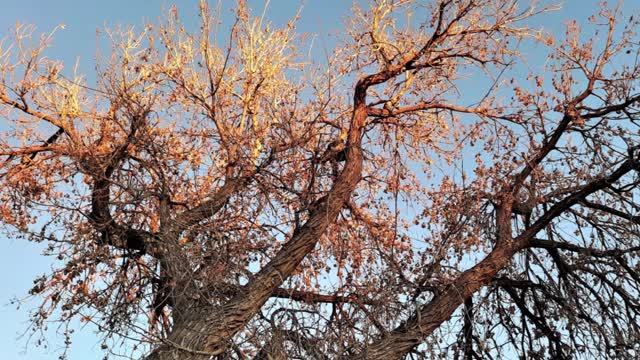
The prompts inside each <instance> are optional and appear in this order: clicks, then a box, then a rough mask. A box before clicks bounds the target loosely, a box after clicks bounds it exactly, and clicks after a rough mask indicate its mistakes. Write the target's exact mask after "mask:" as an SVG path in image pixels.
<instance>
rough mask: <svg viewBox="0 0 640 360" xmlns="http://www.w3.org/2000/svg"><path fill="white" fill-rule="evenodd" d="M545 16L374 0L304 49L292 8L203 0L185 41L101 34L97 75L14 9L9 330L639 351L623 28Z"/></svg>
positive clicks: (0, 176) (365, 346) (243, 344)
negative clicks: (34, 299) (29, 264)
mask: <svg viewBox="0 0 640 360" xmlns="http://www.w3.org/2000/svg"><path fill="white" fill-rule="evenodd" d="M553 9H554V7H553V6H549V7H538V6H534V5H529V4H526V3H525V4H518V2H517V1H513V0H434V1H424V2H421V1H417V0H416V1H412V0H377V1H375V2H373V4H372V5H371V8H370V9H368V10H363V9H360V8H358V7H355V8H354V10H353V22H352V23H351V24H349V25H348V26H347V29H346V32H345V34H346V35H345V38H344V41H343V43H342V44H340V46H338V47H337V48H336V49H335V51H334V53H333V54H332V55H331V56H327V59H326V61H325V60H322V61H319V62H315V63H314V62H311V61H310V60H311V59H308V58H307V57H305V55H304V53H305V51H302V50H303V49H304V46H305V45H304V37H302V36H299V35H296V33H295V23H296V19H293V20H292V21H291V22H289V23H287V24H285V25H284V26H282V27H277V26H274V25H272V24H270V23H269V22H268V21H267V20H266V19H265V18H264V16H262V17H254V16H252V15H251V12H250V10H249V9H248V8H247V6H246V5H245V4H244V2H242V1H239V2H238V3H237V6H236V8H235V12H234V13H235V16H236V17H235V23H234V24H233V27H232V28H231V29H230V31H229V32H228V34H226V33H225V32H224V31H217V30H216V28H217V25H216V24H217V21H218V19H220V17H221V11H222V10H220V9H218V10H216V11H211V10H210V9H209V7H208V5H207V3H206V2H201V4H200V15H201V16H200V19H201V24H200V25H201V26H200V29H199V30H198V31H195V32H190V31H188V30H187V29H186V28H185V27H184V26H183V25H182V24H181V22H180V20H179V17H178V15H177V11H176V10H175V8H172V9H171V10H170V11H169V12H168V13H167V17H166V21H164V22H163V23H161V24H158V25H148V26H147V27H146V28H145V29H144V30H143V31H141V32H134V31H133V30H122V31H115V30H114V31H109V32H108V34H109V36H110V39H111V40H112V49H111V50H112V51H111V53H110V57H107V58H100V59H98V64H97V67H96V69H97V79H98V80H97V81H96V84H95V86H93V85H92V86H89V85H87V84H85V83H84V81H83V78H82V76H80V75H78V74H76V75H73V76H64V75H62V74H63V71H62V70H63V64H61V63H59V62H56V61H53V60H51V59H49V58H48V57H46V56H45V52H46V48H47V46H48V43H49V41H50V38H51V36H46V35H45V36H42V37H40V38H39V39H38V40H36V41H33V40H31V38H32V37H31V35H32V33H33V28H32V27H28V26H24V25H18V26H16V31H15V36H14V37H13V38H12V39H11V40H7V41H5V42H4V43H3V46H2V47H1V50H0V55H1V58H0V74H1V80H0V81H1V83H0V102H1V103H2V111H3V113H2V114H3V119H4V120H3V121H4V124H5V125H6V126H5V131H4V134H3V136H2V140H0V149H1V150H0V151H1V152H0V155H2V156H3V157H4V160H2V165H0V189H1V190H0V191H1V193H0V194H1V195H0V196H1V197H2V202H0V220H1V222H2V223H3V224H4V225H5V226H4V227H5V230H6V231H7V233H8V234H10V235H11V236H18V237H24V238H27V239H29V240H32V241H37V242H44V243H46V244H48V250H47V253H48V254H49V255H54V256H57V259H58V260H59V261H60V263H61V264H62V265H61V266H60V267H59V268H58V269H57V270H56V271H54V272H53V273H51V274H49V275H48V276H44V277H42V278H39V279H36V281H35V285H34V287H33V289H32V290H31V294H32V295H38V296H41V297H42V299H43V300H42V305H41V306H40V308H39V309H37V310H36V311H35V312H34V316H33V321H34V328H36V329H37V328H39V327H44V326H46V323H47V321H49V318H50V317H58V320H59V321H62V322H63V323H66V322H68V321H70V320H71V319H73V318H80V319H81V320H82V321H89V322H94V323H96V324H97V325H98V326H99V329H100V330H101V331H103V332H104V335H105V337H107V338H111V337H115V338H118V336H120V337H124V338H130V339H133V340H132V341H133V343H134V344H138V345H139V344H143V343H147V344H150V345H151V347H152V348H151V351H150V353H149V354H147V355H146V356H145V358H146V359H149V360H160V359H178V358H179V359H209V358H220V359H222V358H225V359H226V358H229V359H231V358H239V359H244V358H254V359H284V358H305V359H307V358H317V359H334V358H354V359H365V358H367V359H400V358H432V357H436V356H447V357H454V358H464V359H480V358H495V357H501V356H515V355H514V354H518V355H519V356H521V357H523V358H540V357H553V358H573V357H589V356H594V357H598V358H600V357H603V358H604V357H611V358H613V357H615V358H625V357H628V358H635V357H637V356H638V351H640V349H639V346H638V343H639V342H638V340H640V323H639V319H638V316H639V312H640V302H639V300H638V298H639V295H640V262H639V261H638V254H639V251H640V243H639V242H638V231H639V230H640V227H639V225H640V217H639V215H637V212H638V208H639V206H640V204H639V203H638V202H637V200H636V197H637V195H638V182H639V179H638V175H637V173H638V171H639V170H640V165H639V161H640V159H638V155H639V154H638V153H639V149H640V139H639V138H638V134H639V132H638V128H637V127H638V124H637V121H638V111H639V108H640V93H639V92H638V85H639V82H638V80H637V79H638V77H639V75H640V65H639V63H638V61H637V58H638V55H639V51H640V48H639V47H638V37H637V35H636V33H635V29H636V28H637V26H638V21H637V20H636V19H634V18H633V16H632V17H630V18H628V19H623V18H622V14H621V13H620V11H619V8H618V9H608V8H606V4H605V5H603V7H602V9H601V10H600V12H599V13H598V14H597V15H595V16H594V17H592V18H591V19H590V21H591V24H592V26H591V27H590V28H591V29H594V34H593V36H587V37H586V39H585V36H584V35H583V34H581V29H580V27H579V25H578V24H577V23H576V22H569V23H568V24H567V31H566V34H565V37H564V39H561V40H557V39H554V38H553V37H551V36H550V35H549V34H546V33H544V32H542V31H539V30H535V28H534V27H532V26H531V25H530V24H531V19H532V18H533V17H536V16H544V15H543V13H545V12H548V11H550V10H553ZM221 38H223V39H225V40H220V39H221ZM523 43H525V44H534V43H535V44H537V45H536V46H538V47H539V48H540V47H542V46H544V48H545V49H547V50H545V51H548V53H549V59H548V60H547V62H546V63H545V65H544V68H543V69H542V70H540V71H539V72H532V73H531V74H530V75H529V76H522V75H521V74H522V73H523V70H522V69H523V66H522V64H523V61H524V56H526V54H524V53H521V51H520V50H519V49H518V47H519V44H523ZM525 72H526V71H525ZM518 75H520V76H518ZM511 76H513V78H511V79H510V77H511ZM469 79H471V80H472V81H473V82H474V84H475V85H474V87H475V89H474V90H477V88H478V87H485V88H486V89H485V90H486V92H485V91H484V90H483V92H482V93H481V94H479V95H477V96H476V99H475V101H476V102H475V103H474V104H473V105H463V104H464V103H465V102H468V101H464V100H465V99H466V100H468V99H469V96H468V95H467V96H462V95H461V94H464V93H469V92H470V89H469V87H470V85H469V83H470V81H469ZM478 84H480V86H478ZM485 85H486V86H485ZM476 92H477V91H476ZM136 346H137V345H136ZM104 347H105V349H109V348H110V347H111V346H110V345H108V344H107V343H105V345H104Z"/></svg>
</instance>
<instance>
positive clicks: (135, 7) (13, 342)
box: [0, 0, 639, 360]
mask: <svg viewBox="0 0 640 360" xmlns="http://www.w3.org/2000/svg"><path fill="white" fill-rule="evenodd" d="M637 1H638V0H627V1H626V3H625V6H624V10H623V14H625V15H626V16H628V15H630V11H631V10H632V9H633V10H635V11H637V10H638V8H639V5H638V3H637ZM523 2H526V1H523ZM250 3H252V4H253V6H252V7H253V8H254V9H257V10H258V11H259V10H261V9H262V6H263V5H262V4H263V2H262V1H260V0H254V1H251V2H250ZM351 3H352V1H351V0H306V1H304V2H303V4H304V5H303V8H302V13H301V20H300V22H299V26H298V30H299V31H301V32H307V33H310V34H319V38H318V40H321V42H320V44H323V43H324V44H327V46H329V47H330V46H331V44H332V43H333V40H332V39H333V38H332V37H331V36H329V35H327V34H329V33H334V34H335V33H336V32H338V33H339V31H340V29H341V24H342V21H343V19H344V18H345V17H346V16H347V15H348V13H349V8H350V6H351ZM611 3H615V2H614V1H611ZM171 4H172V2H165V1H141V0H138V1H135V0H128V1H124V0H111V1H79V0H76V1H72V0H57V1H51V0H21V1H14V0H3V1H2V4H1V5H2V11H0V37H3V36H4V35H5V34H7V32H8V31H10V29H11V28H12V27H13V24H15V23H16V22H17V21H20V22H23V23H28V24H34V25H36V26H37V29H38V32H47V31H50V30H52V29H53V28H54V27H55V26H57V25H60V24H65V27H66V28H65V30H62V31H60V32H58V33H57V34H56V36H55V40H54V42H53V46H52V48H51V49H50V51H48V55H49V56H51V57H53V58H57V59H60V60H63V61H64V62H65V64H66V67H67V69H69V68H71V67H72V65H73V63H74V62H75V61H76V60H78V61H79V66H80V71H81V72H84V73H85V74H87V78H88V80H89V82H90V83H91V79H92V71H93V65H94V59H95V53H96V44H97V41H96V30H97V29H100V28H103V27H104V25H108V26H110V25H115V24H134V25H137V26H141V25H143V24H144V23H145V22H147V21H151V22H155V20H156V19H158V17H159V16H160V15H161V13H162V8H163V7H168V6H169V5H171ZM299 4H300V2H299V1H297V0H271V2H270V5H269V11H268V12H267V14H268V17H269V18H270V19H272V20H274V21H275V22H284V21H286V20H287V19H289V18H290V17H292V16H293V15H294V14H295V13H296V11H297V10H298V8H299ZM595 4H596V0H566V1H565V3H564V8H563V10H561V11H559V12H556V13H553V14H547V15H545V16H543V17H540V18H539V19H537V20H539V22H540V24H542V25H543V26H544V28H545V29H547V30H549V31H552V32H554V33H556V34H558V33H559V34H562V31H563V24H564V22H565V21H566V20H567V19H569V18H577V19H579V20H584V19H586V17H587V16H588V15H589V14H591V13H592V12H593V11H594V9H595ZM177 5H178V9H179V13H180V15H181V17H182V18H183V19H184V21H185V22H189V21H195V19H196V17H195V15H196V13H197V9H198V6H197V1H196V0H193V1H180V2H177ZM226 14H228V12H226ZM525 50H527V49H525ZM529 50H530V51H531V53H532V56H533V55H534V53H535V49H529ZM0 126H1V123H0ZM40 250H41V249H40V248H39V246H37V245H35V244H30V243H26V242H24V241H20V240H15V239H8V238H0V274H3V276H0V318H2V324H1V325H0V359H8V360H11V359H55V358H56V355H58V354H59V353H58V350H59V349H60V348H61V345H62V343H63V341H64V339H63V338H62V337H59V336H55V333H52V334H51V336H50V337H49V339H50V342H49V343H50V347H49V348H48V349H44V348H36V347H34V346H33V344H27V339H26V337H22V338H19V334H21V333H23V332H24V331H25V330H26V329H27V326H28V312H27V310H28V309H30V308H33V306H34V305H35V303H33V302H32V303H27V304H24V306H22V307H21V309H20V310H18V311H16V309H15V306H14V305H9V302H10V300H11V298H13V297H23V296H24V295H26V293H27V291H28V289H29V288H30V287H31V285H32V280H33V279H34V278H35V277H36V276H38V275H40V274H42V273H44V272H47V270H48V269H50V267H51V264H52V260H51V259H49V258H45V257H43V256H40V255H39V253H40ZM101 356H102V355H101V351H100V343H99V340H98V337H97V336H95V335H94V334H93V333H92V330H91V329H90V328H89V327H87V328H84V329H81V330H79V331H78V335H77V336H76V337H75V338H74V345H73V346H72V349H71V351H70V353H69V354H68V357H69V359H70V360H78V359H87V360H91V359H100V358H101Z"/></svg>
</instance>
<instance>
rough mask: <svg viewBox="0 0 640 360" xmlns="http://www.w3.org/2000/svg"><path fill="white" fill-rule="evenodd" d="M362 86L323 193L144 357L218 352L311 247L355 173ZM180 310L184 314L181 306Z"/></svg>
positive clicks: (344, 197) (346, 197)
mask: <svg viewBox="0 0 640 360" xmlns="http://www.w3.org/2000/svg"><path fill="white" fill-rule="evenodd" d="M365 93H366V86H364V85H361V86H360V87H359V88H357V89H356V101H355V104H356V106H355V107H354V113H353V119H352V124H351V128H350V131H349V137H348V139H347V149H346V151H347V155H346V156H347V159H346V162H345V165H344V168H343V170H342V172H341V173H340V175H339V176H338V177H337V178H336V180H335V182H334V185H333V187H332V188H331V190H330V191H329V193H328V194H327V195H326V196H324V197H323V198H321V199H319V200H318V201H317V202H316V203H315V204H314V205H313V208H312V209H311V211H310V215H309V219H308V220H307V221H306V222H305V224H304V225H303V226H302V227H301V228H300V229H296V230H295V231H294V234H293V237H292V238H291V239H290V240H289V241H288V242H287V243H286V244H285V245H284V246H283V247H282V249H281V250H280V251H279V252H278V254H277V255H276V256H275V257H274V258H273V259H272V260H271V262H269V263H268V264H267V265H266V266H265V267H264V268H263V269H262V270H260V272H258V274H256V276H255V277H254V278H253V279H252V280H251V282H249V284H247V285H246V286H245V287H243V288H242V289H241V290H240V291H239V293H238V294H237V295H236V296H234V297H233V298H232V299H231V300H229V301H228V302H227V303H226V304H224V305H223V306H222V307H220V308H211V309H210V311H208V312H207V313H202V312H198V313H197V314H194V315H191V316H190V315H189V314H186V315H185V316H184V317H183V320H182V321H180V322H179V323H177V324H176V325H175V326H174V329H173V331H172V332H171V334H170V336H169V338H168V341H167V343H166V344H163V345H162V346H160V347H159V348H157V349H156V350H155V351H154V352H153V353H152V354H150V355H149V356H148V357H147V359H148V360H168V359H178V358H179V359H194V360H195V359H207V358H208V356H212V355H219V354H222V353H224V352H225V351H226V350H227V349H228V347H229V342H230V340H231V339H232V338H233V336H234V335H235V334H237V333H238V332H239V331H241V330H242V329H243V328H244V327H245V326H246V324H247V322H249V321H250V320H251V318H252V317H253V316H254V315H255V314H256V313H257V312H258V311H259V310H260V308H261V307H262V306H263V305H264V303H265V302H266V301H267V300H268V299H269V298H270V297H271V295H272V294H273V292H274V291H275V290H277V289H278V287H279V286H280V285H281V284H282V283H283V282H284V281H285V280H286V279H287V278H289V276H291V274H292V273H293V272H294V271H295V269H296V268H297V267H298V265H299V264H300V262H301V261H302V260H303V259H304V258H305V256H306V255H307V254H309V253H310V252H311V251H312V250H313V248H314V247H315V246H316V244H317V242H318V240H319V239H320V238H321V237H322V235H323V234H324V232H325V231H326V230H327V228H328V227H329V225H331V224H332V223H333V222H334V221H335V219H336V218H337V216H338V213H339V212H340V210H341V209H342V208H343V207H344V204H345V203H346V202H347V201H348V200H349V198H350V196H351V193H352V192H353V191H354V190H355V188H356V186H357V184H358V182H359V181H360V178H361V172H362V149H361V137H362V126H363V124H364V123H365V121H366V119H367V109H366V105H365V103H364V99H365ZM181 313H183V314H184V313H185V312H184V311H181Z"/></svg>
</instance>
